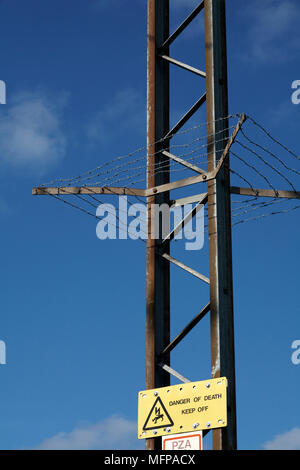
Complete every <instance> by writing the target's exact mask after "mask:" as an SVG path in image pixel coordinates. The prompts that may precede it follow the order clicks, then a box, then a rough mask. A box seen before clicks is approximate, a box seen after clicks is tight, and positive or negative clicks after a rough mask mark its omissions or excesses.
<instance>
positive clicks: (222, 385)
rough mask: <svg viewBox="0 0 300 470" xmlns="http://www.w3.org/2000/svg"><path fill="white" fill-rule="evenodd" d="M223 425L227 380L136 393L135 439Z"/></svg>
mask: <svg viewBox="0 0 300 470" xmlns="http://www.w3.org/2000/svg"><path fill="white" fill-rule="evenodd" d="M224 426H227V379H226V378H225V377H220V378H217V379H209V380H202V381H199V382H189V383H185V384H180V385H172V386H170V387H162V388H157V389H153V390H144V391H141V392H139V400H138V438H139V439H146V438H150V437H158V436H165V435H167V434H175V433H176V434H177V433H181V432H189V431H196V430H200V429H214V428H220V427H224Z"/></svg>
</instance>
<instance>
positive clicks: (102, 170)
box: [38, 114, 300, 241]
mask: <svg viewBox="0 0 300 470" xmlns="http://www.w3.org/2000/svg"><path fill="white" fill-rule="evenodd" d="M246 117H247V119H246V121H245V122H244V123H243V124H242V126H241V128H240V129H239V132H238V135H237V136H236V137H235V141H234V143H233V144H232V147H231V148H230V152H229V153H230V157H231V158H230V172H231V180H232V182H234V181H236V180H237V181H238V183H239V184H241V183H242V184H243V186H245V184H246V187H247V188H249V190H250V193H249V196H251V197H248V198H247V199H244V200H243V201H241V200H240V196H239V197H238V200H235V199H234V197H235V194H232V206H233V207H232V211H231V216H232V225H233V226H236V225H239V224H241V223H246V222H250V221H255V220H259V219H264V218H265V217H268V216H272V215H278V214H285V213H290V212H292V211H294V210H296V209H298V208H299V207H300V204H295V199H299V197H296V196H297V195H299V196H300V193H299V192H298V193H297V190H298V189H300V178H299V177H300V157H299V156H298V155H297V154H296V153H295V152H294V151H292V150H291V149H289V148H288V147H287V146H286V145H285V144H283V143H281V142H280V141H279V140H278V139H276V138H275V137H273V136H272V135H271V133H270V132H269V131H268V130H267V129H266V128H265V127H264V126H262V125H261V124H259V123H258V122H257V121H256V120H254V119H253V118H252V117H250V116H248V115H247V116H246ZM239 118H241V115H240V114H234V115H229V116H227V117H226V118H222V119H224V120H228V122H229V124H228V127H227V128H226V129H222V130H221V131H219V132H218V133H216V134H215V135H214V136H212V135H206V133H205V132H204V134H203V135H202V134H201V131H202V129H204V130H205V129H206V127H207V123H206V122H205V123H200V124H198V125H195V126H193V127H190V128H188V129H185V130H182V131H180V132H179V133H177V134H176V135H174V136H168V138H167V139H160V140H158V141H157V142H154V143H151V144H149V145H147V146H144V147H140V148H138V149H136V150H134V151H132V152H130V153H128V154H124V155H122V156H119V157H116V158H113V159H111V160H109V161H107V162H104V163H102V164H101V165H98V166H97V167H96V168H94V169H92V170H89V171H86V172H84V173H82V174H80V175H77V176H75V177H71V178H58V179H56V180H53V181H51V182H50V183H47V184H42V185H39V186H38V188H39V189H42V190H43V191H44V192H43V194H49V195H50V196H52V197H54V198H55V199H58V200H60V201H61V202H63V203H65V204H67V205H69V206H70V207H72V208H75V209H78V210H80V211H81V212H83V213H85V214H87V215H89V216H92V217H94V218H96V219H99V217H98V216H97V215H96V210H97V207H98V206H99V205H100V204H103V201H102V200H100V199H99V193H98V192H97V191H96V190H95V188H97V187H98V188H105V189H107V191H106V194H109V193H110V194H112V195H120V192H119V191H116V190H114V189H113V188H114V187H115V188H119V187H122V188H125V189H127V196H128V198H127V200H128V204H129V205H132V203H131V202H130V199H129V198H133V199H135V201H138V202H140V203H145V202H146V198H145V196H144V195H142V196H139V195H138V194H134V189H135V188H132V190H133V191H132V194H131V193H130V188H131V187H132V186H133V185H136V184H139V183H145V182H146V181H147V176H148V177H149V176H154V175H158V174H161V173H164V172H168V173H169V174H170V177H171V176H173V177H174V176H175V175H176V177H181V175H182V176H185V175H186V174H187V172H192V174H193V175H194V174H195V173H194V172H193V170H192V169H191V165H190V166H184V164H180V160H182V161H183V162H185V163H187V164H193V165H194V166H197V167H198V168H199V169H201V171H203V172H207V163H208V158H211V156H210V155H208V154H207V143H206V140H207V138H208V137H210V140H211V137H214V139H213V140H214V144H216V145H218V144H222V145H221V147H225V145H226V142H225V141H227V138H225V137H224V131H226V132H228V133H229V134H230V133H231V132H232V131H233V129H235V123H234V122H230V121H234V120H235V121H237V119H239ZM195 132H196V133H198V134H200V135H196V136H195V135H193V134H194V133H195ZM172 137H174V140H175V137H176V138H177V139H178V138H179V139H181V140H183V141H181V142H177V143H176V142H174V143H173V142H172V144H170V143H169V140H170V138H172ZM164 142H166V146H164V145H163V144H164ZM157 144H160V145H161V147H160V148H159V150H157V151H156V152H152V149H153V148H155V145H157ZM164 151H167V152H169V153H170V152H171V151H172V152H177V153H175V156H176V157H177V159H178V160H179V162H178V161H176V160H175V159H174V160H173V159H172V158H169V157H168V156H165V155H164V156H163V157H162V158H160V161H159V162H155V163H149V157H150V156H151V157H153V156H156V155H162V152H164ZM178 151H180V153H179V155H178ZM222 154H223V151H222V150H217V151H216V155H217V164H218V162H219V161H220V160H221V158H222ZM171 157H172V155H171ZM232 184H234V183H232ZM52 187H53V188H55V187H56V188H58V191H57V193H56V194H53V192H51V191H50V190H49V188H52ZM74 187H75V188H76V187H81V188H85V189H87V190H88V192H89V194H82V193H76V192H74V191H71V189H72V188H74ZM201 187H203V188H205V189H203V190H202V189H201V192H204V191H205V190H207V183H206V182H203V183H202V186H201ZM262 187H263V188H264V189H269V190H270V191H271V192H272V193H271V195H272V197H266V198H262V197H261V195H259V194H256V191H257V190H256V188H262ZM67 188H70V190H68V189H67ZM197 188H199V185H198V186H197ZM281 190H289V191H291V192H293V193H295V199H292V197H291V198H289V199H281V198H279V195H278V192H279V191H281ZM258 196H260V197H259V198H258ZM66 197H67V198H66ZM70 199H71V200H70ZM259 199H260V200H259ZM235 204H238V207H237V206H235V207H234V205H235ZM275 204H276V209H277V208H279V209H278V210H273V206H274V205H275ZM284 205H288V206H289V207H284V208H281V206H284ZM87 207H88V208H89V209H88V208H87ZM90 208H92V209H90ZM206 210H207V204H206ZM252 213H254V214H255V215H254V216H253V217H249V214H252ZM117 223H120V219H119V218H118V217H117ZM207 225H208V224H206V225H205V230H207ZM144 235H147V234H146V232H145V233H144ZM141 239H142V238H141ZM143 241H145V240H143Z"/></svg>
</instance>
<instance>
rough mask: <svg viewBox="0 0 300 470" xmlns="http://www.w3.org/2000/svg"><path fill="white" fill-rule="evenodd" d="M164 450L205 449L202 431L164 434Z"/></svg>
mask: <svg viewBox="0 0 300 470" xmlns="http://www.w3.org/2000/svg"><path fill="white" fill-rule="evenodd" d="M162 450H176V451H177V450H203V444H202V431H193V432H185V433H182V434H172V435H171V436H162Z"/></svg>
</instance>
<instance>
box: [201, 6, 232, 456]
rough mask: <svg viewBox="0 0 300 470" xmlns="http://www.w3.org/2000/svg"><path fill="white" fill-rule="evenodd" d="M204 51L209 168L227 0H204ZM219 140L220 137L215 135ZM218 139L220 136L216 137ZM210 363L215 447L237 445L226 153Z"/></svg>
mask: <svg viewBox="0 0 300 470" xmlns="http://www.w3.org/2000/svg"><path fill="white" fill-rule="evenodd" d="M205 55H206V93H207V96H206V105H207V122H208V126H207V135H208V136H209V137H208V141H207V154H208V155H207V158H208V171H213V170H214V169H215V168H216V166H217V155H218V152H219V151H224V150H225V144H226V141H221V142H219V143H216V141H215V138H214V134H215V133H216V132H222V129H224V131H223V134H222V133H220V134H218V135H222V136H223V137H224V138H228V134H227V131H226V130H225V129H227V128H228V122H227V119H223V118H225V117H226V116H228V90H227V51H226V18H225V0H205ZM218 140H219V139H218ZM220 140H221V139H220ZM208 219H209V258H210V263H209V264H210V310H211V314H210V315H211V368H212V377H213V378H216V377H220V376H226V377H227V378H228V426H227V427H226V428H222V429H218V430H214V431H213V448H214V449H216V450H217V449H236V446H237V439H236V399H235V358H234V322H233V282H232V246H231V245H232V243H231V208H230V177H229V159H227V160H226V161H225V162H224V165H223V166H222V168H221V169H220V171H219V172H218V174H217V176H216V178H215V180H211V181H210V182H209V183H208Z"/></svg>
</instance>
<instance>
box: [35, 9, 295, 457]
mask: <svg viewBox="0 0 300 470" xmlns="http://www.w3.org/2000/svg"><path fill="white" fill-rule="evenodd" d="M169 8H170V5H169V0H148V58H147V67H148V83H147V85H148V91H147V188H146V189H138V188H135V187H132V186H130V187H120V186H113V187H112V186H104V185H103V184H102V185H99V184H97V185H95V186H92V185H91V184H85V185H83V186H71V184H73V183H74V182H78V181H79V177H78V178H73V179H69V180H68V185H67V186H60V187H53V186H51V187H50V186H42V187H37V188H34V189H33V194H35V195H51V196H54V197H59V196H66V195H73V196H77V197H80V198H83V197H84V196H85V195H88V196H91V197H92V198H93V199H95V196H97V195H105V194H108V195H112V194H116V195H128V196H136V197H139V198H140V197H145V198H146V200H147V221H148V234H147V235H148V237H147V273H146V289H147V292H146V296H147V298H146V388H147V389H154V388H159V387H164V386H168V385H169V384H170V374H173V375H175V376H176V377H177V378H179V379H180V380H182V381H185V380H186V379H185V378H184V377H183V376H181V375H180V374H179V373H177V372H176V371H174V370H173V369H172V368H171V367H170V353H171V351H172V350H173V349H174V348H175V347H176V346H177V345H178V343H179V342H180V341H181V340H182V339H183V338H184V337H185V336H186V335H187V334H188V333H189V332H190V331H191V330H192V328H193V327H194V326H195V325H196V324H198V322H199V321H200V320H201V319H202V318H203V317H204V316H205V315H206V314H208V313H209V312H210V343H211V376H212V378H218V377H226V378H227V381H228V393H227V396H228V403H227V405H228V406H227V426H226V427H221V428H218V429H213V430H212V432H213V449H215V450H222V449H224V450H225V449H232V450H234V449H236V448H237V431H236V393H235V352H234V316H233V282H232V241H231V212H232V211H231V194H235V195H246V196H249V197H251V196H253V197H254V198H256V199H257V198H258V197H263V198H273V200H275V199H276V200H277V198H287V199H300V192H297V191H295V190H293V191H287V190H275V188H273V186H271V185H270V188H271V189H254V188H253V186H252V185H251V184H250V183H249V188H240V187H231V185H230V166H229V163H230V162H229V153H230V149H231V146H232V145H233V143H234V142H235V139H236V136H237V134H238V133H239V131H240V129H241V127H242V126H243V123H244V121H245V120H246V119H247V116H246V115H245V114H242V115H237V116H238V118H239V119H238V122H237V124H236V126H235V127H234V126H233V127H232V129H233V131H232V133H231V135H229V129H231V127H230V126H229V124H228V119H229V116H228V84H227V52H226V12H225V0H204V1H202V2H201V3H200V4H199V5H198V6H197V7H196V8H195V9H194V10H193V11H192V12H191V14H190V15H189V16H188V17H187V18H186V19H185V20H184V21H183V22H182V23H181V25H180V26H179V27H178V28H177V29H176V30H175V31H174V32H173V33H172V34H170V32H169ZM203 13H204V17H205V39H204V40H205V64H206V65H205V71H202V70H199V69H196V68H195V67H192V66H190V65H187V64H185V63H183V62H180V61H178V60H176V59H174V58H172V57H170V55H169V47H170V45H171V44H172V43H173V42H174V41H175V40H176V39H177V38H178V36H180V34H181V33H182V32H183V31H184V30H185V29H186V28H187V27H188V26H189V25H190V23H191V22H192V21H193V20H194V19H195V18H196V17H197V16H198V15H199V14H203ZM170 64H173V65H174V66H178V67H181V68H183V69H185V70H187V71H189V72H191V73H193V74H196V75H198V76H199V80H202V82H203V93H202V95H201V96H200V98H199V99H198V100H197V101H196V103H195V104H194V105H193V106H192V107H191V108H190V110H189V111H187V112H186V114H185V115H184V116H183V117H182V118H181V119H180V120H179V121H178V122H177V124H176V125H175V126H173V127H172V128H171V129H170V122H169V115H170V96H169V95H170V70H169V67H170ZM205 104H206V116H207V129H206V134H207V143H206V148H207V152H206V156H207V170H203V169H202V168H200V167H199V166H198V165H195V164H192V163H190V162H189V161H188V159H186V160H185V159H183V158H181V156H177V155H174V154H173V153H171V152H170V150H171V145H170V142H171V139H173V138H174V137H175V136H176V135H177V134H178V132H179V130H180V129H181V128H183V126H184V125H185V124H186V123H187V122H188V120H189V119H190V118H191V117H192V116H193V115H194V114H195V112H196V111H197V110H199V108H201V107H202V106H204V105H205ZM250 119H251V118H250ZM250 119H249V120H250ZM253 122H254V121H253ZM254 123H255V122H254ZM255 124H256V123H255ZM264 132H265V131H264ZM248 142H251V141H250V140H249V139H248ZM254 145H255V143H254ZM261 148H262V147H261ZM263 150H265V149H263ZM285 150H287V151H289V150H288V149H287V148H285ZM269 153H270V152H269ZM233 155H234V154H233ZM270 155H272V154H271V153H270ZM237 157H238V156H237ZM273 157H274V155H273ZM238 158H240V157H238ZM296 158H297V159H298V157H296ZM299 161H300V158H299ZM172 162H173V163H174V162H176V164H178V165H181V166H182V167H184V168H185V169H188V170H191V171H193V172H194V173H196V175H195V176H191V177H189V178H184V179H180V180H177V181H171V180H170V167H169V166H170V164H171V163H172ZM244 163H246V164H247V165H248V166H251V165H249V164H248V163H247V162H245V161H244ZM281 163H283V162H281ZM269 167H270V165H269ZM162 168H163V171H161V169H162ZM252 168H254V167H253V166H252ZM271 168H273V167H271ZM286 168H287V167H286ZM98 169H99V167H98V168H96V170H98ZM254 170H255V168H254ZM273 170H274V168H273ZM289 170H292V171H294V172H295V170H293V169H291V168H289ZM89 173H90V174H91V175H92V174H93V171H91V172H89ZM277 173H278V172H277ZM296 173H297V172H296ZM98 174H100V173H97V172H96V174H95V176H98ZM104 174H105V172H104ZM299 175H300V172H299ZM240 176H241V175H240ZM242 179H243V180H244V181H245V182H247V180H246V179H245V178H243V177H242ZM265 180H266V181H267V182H268V180H267V179H266V178H265ZM61 181H62V180H61ZM85 181H92V176H88V177H86V178H85ZM201 182H202V183H205V184H207V191H206V192H204V193H201V194H198V193H197V194H196V195H195V196H192V197H191V196H189V197H186V198H181V199H180V200H177V201H174V200H170V191H172V190H175V189H179V188H183V187H187V186H190V185H194V184H198V183H201ZM291 187H292V189H294V187H293V186H291ZM98 202H100V201H98ZM191 202H193V203H197V205H199V204H207V206H208V235H209V237H208V239H209V279H208V278H207V277H206V276H204V275H203V274H200V273H199V272H197V271H195V270H194V269H191V268H190V267H188V266H187V265H185V264H183V263H182V262H180V261H178V260H177V259H175V258H173V257H172V256H170V243H171V242H172V239H173V238H174V236H175V233H176V232H177V231H178V230H179V229H180V228H182V227H183V225H184V223H185V219H183V221H182V222H181V223H180V224H179V226H176V227H174V229H173V230H172V231H171V232H170V234H169V236H168V237H162V236H160V238H154V237H153V236H152V234H153V233H157V230H156V229H157V227H155V226H154V224H155V223H157V221H155V220H154V219H153V218H152V217H151V214H152V208H153V205H154V204H162V203H165V204H168V205H169V206H174V205H184V204H186V203H191ZM71 205H72V204H71ZM92 205H93V204H92ZM75 207H76V206H75ZM94 207H96V206H94ZM196 211H197V206H196V208H193V209H192V211H191V213H190V214H189V215H188V216H185V217H187V218H191V217H193V216H194V215H195V213H196ZM90 215H93V214H90ZM158 224H159V223H158ZM170 263H173V264H175V265H177V266H179V267H181V268H182V269H184V270H185V271H187V272H189V273H191V274H192V275H194V276H196V277H197V278H198V279H200V280H202V281H204V282H205V283H207V284H209V286H210V287H209V289H210V293H209V302H208V303H207V304H206V305H205V306H204V307H203V308H202V309H201V310H200V312H199V313H198V315H196V316H195V317H194V319H193V320H192V321H191V322H190V323H189V324H188V325H187V326H186V327H185V328H184V329H183V330H182V332H181V333H179V334H178V335H177V336H176V338H175V339H173V340H172V341H171V340H170ZM146 448H147V449H148V450H152V449H155V450H160V449H161V438H156V437H151V438H148V439H146Z"/></svg>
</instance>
